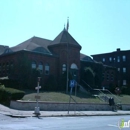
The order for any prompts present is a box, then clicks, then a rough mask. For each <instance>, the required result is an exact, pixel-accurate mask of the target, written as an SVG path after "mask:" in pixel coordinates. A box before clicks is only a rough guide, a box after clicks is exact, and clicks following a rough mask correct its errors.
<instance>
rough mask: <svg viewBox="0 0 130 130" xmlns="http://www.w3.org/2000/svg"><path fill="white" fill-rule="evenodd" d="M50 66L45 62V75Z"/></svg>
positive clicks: (47, 73)
mask: <svg viewBox="0 0 130 130" xmlns="http://www.w3.org/2000/svg"><path fill="white" fill-rule="evenodd" d="M49 71H50V66H49V64H45V75H49Z"/></svg>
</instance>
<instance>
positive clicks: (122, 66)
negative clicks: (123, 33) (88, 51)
mask: <svg viewBox="0 0 130 130" xmlns="http://www.w3.org/2000/svg"><path fill="white" fill-rule="evenodd" d="M92 57H93V59H94V60H96V61H98V62H102V63H103V64H106V65H109V66H113V67H115V68H116V69H117V75H116V78H117V79H116V80H117V85H118V86H120V87H121V86H129V85H130V76H129V74H130V67H129V66H130V62H129V61H130V50H120V48H118V49H117V50H116V51H114V52H110V53H104V54H96V55H92ZM110 78H112V77H110ZM108 80H109V79H108Z"/></svg>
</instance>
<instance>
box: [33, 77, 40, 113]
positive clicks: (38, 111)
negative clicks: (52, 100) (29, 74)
mask: <svg viewBox="0 0 130 130" xmlns="http://www.w3.org/2000/svg"><path fill="white" fill-rule="evenodd" d="M40 78H41V77H38V82H37V87H36V88H35V89H36V90H37V95H36V96H35V99H36V102H37V103H36V107H35V112H34V113H35V114H36V115H40V107H39V104H38V99H40V96H39V89H40V88H41V86H39V83H40Z"/></svg>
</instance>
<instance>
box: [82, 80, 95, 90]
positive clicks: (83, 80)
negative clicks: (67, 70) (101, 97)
mask: <svg viewBox="0 0 130 130" xmlns="http://www.w3.org/2000/svg"><path fill="white" fill-rule="evenodd" d="M82 81H83V82H84V83H85V84H86V85H87V86H88V87H89V88H90V89H91V90H93V88H92V87H90V85H89V84H87V83H86V82H85V81H84V80H82Z"/></svg>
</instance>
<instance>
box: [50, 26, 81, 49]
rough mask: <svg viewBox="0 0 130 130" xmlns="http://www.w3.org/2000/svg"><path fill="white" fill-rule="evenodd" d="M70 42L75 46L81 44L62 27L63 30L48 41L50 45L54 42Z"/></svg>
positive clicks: (54, 43)
mask: <svg viewBox="0 0 130 130" xmlns="http://www.w3.org/2000/svg"><path fill="white" fill-rule="evenodd" d="M66 43H68V44H71V45H74V46H77V47H80V48H81V46H80V45H79V43H78V42H77V41H76V40H75V39H74V38H73V37H72V36H71V35H70V34H69V32H68V31H67V30H66V29H65V28H64V29H63V31H61V33H60V34H59V35H58V36H57V37H56V38H55V39H54V40H53V41H52V42H51V43H50V46H51V45H56V44H66Z"/></svg>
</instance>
